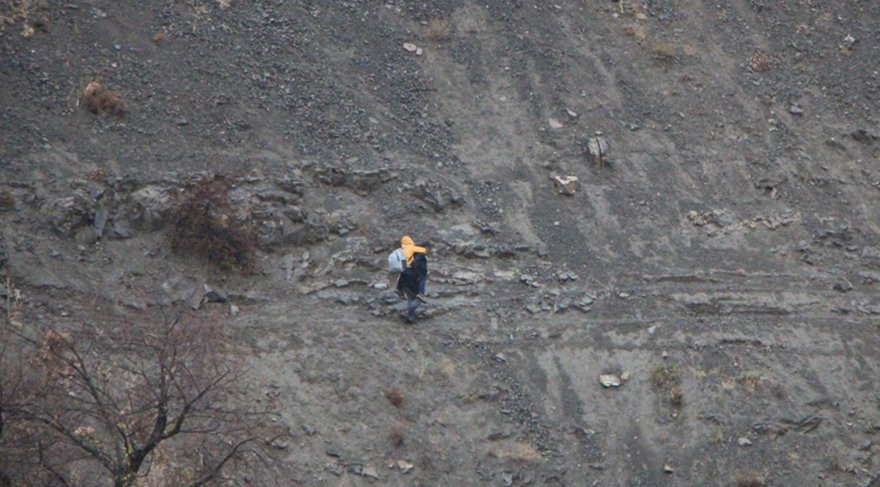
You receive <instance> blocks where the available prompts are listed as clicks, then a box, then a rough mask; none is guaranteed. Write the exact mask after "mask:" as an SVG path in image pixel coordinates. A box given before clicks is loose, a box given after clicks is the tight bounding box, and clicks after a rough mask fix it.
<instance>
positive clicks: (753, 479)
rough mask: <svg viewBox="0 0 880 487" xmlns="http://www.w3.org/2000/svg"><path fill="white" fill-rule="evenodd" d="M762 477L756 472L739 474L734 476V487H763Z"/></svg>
mask: <svg viewBox="0 0 880 487" xmlns="http://www.w3.org/2000/svg"><path fill="white" fill-rule="evenodd" d="M764 485H765V484H764V476H763V475H761V474H759V473H756V472H747V473H740V474H739V475H737V476H736V487H764Z"/></svg>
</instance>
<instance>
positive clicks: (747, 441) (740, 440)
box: [736, 436, 752, 446]
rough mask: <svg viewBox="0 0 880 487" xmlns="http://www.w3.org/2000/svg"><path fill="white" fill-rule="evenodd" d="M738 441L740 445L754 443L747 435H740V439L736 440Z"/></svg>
mask: <svg viewBox="0 0 880 487" xmlns="http://www.w3.org/2000/svg"><path fill="white" fill-rule="evenodd" d="M736 443H737V444H738V445H739V446H749V445H751V444H752V440H750V439H748V438H746V437H745V436H740V437H739V439H738V440H736Z"/></svg>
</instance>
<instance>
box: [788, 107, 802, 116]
mask: <svg viewBox="0 0 880 487" xmlns="http://www.w3.org/2000/svg"><path fill="white" fill-rule="evenodd" d="M788 113H790V114H792V115H796V116H801V115H803V114H804V109H803V108H801V107H800V106H799V105H792V106H791V108H789V109H788Z"/></svg>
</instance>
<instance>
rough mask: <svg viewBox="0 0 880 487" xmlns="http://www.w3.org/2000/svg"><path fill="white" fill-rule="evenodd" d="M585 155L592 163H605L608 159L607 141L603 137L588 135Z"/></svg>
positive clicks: (600, 164) (601, 164)
mask: <svg viewBox="0 0 880 487" xmlns="http://www.w3.org/2000/svg"><path fill="white" fill-rule="evenodd" d="M587 157H589V159H590V161H591V162H593V163H594V164H597V165H599V166H603V165H605V163H606V161H607V160H608V142H607V141H606V140H605V138H604V137H599V136H596V137H590V138H589V139H588V140H587Z"/></svg>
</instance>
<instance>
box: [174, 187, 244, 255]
mask: <svg viewBox="0 0 880 487" xmlns="http://www.w3.org/2000/svg"><path fill="white" fill-rule="evenodd" d="M231 189H232V187H231V185H230V183H229V182H228V181H227V180H226V179H224V178H220V177H218V178H214V179H206V180H202V181H200V182H198V183H196V184H195V186H194V187H193V188H192V189H191V190H190V194H189V197H187V198H186V199H185V200H184V201H183V202H182V203H181V204H180V205H179V206H178V207H177V208H176V209H175V210H174V214H173V227H172V229H171V233H170V239H171V247H172V249H174V250H175V251H176V252H178V253H182V254H187V255H195V256H198V257H200V258H202V259H204V260H206V261H208V262H211V263H212V264H215V265H217V266H219V267H220V268H221V269H224V270H232V269H239V270H250V269H251V268H252V267H253V263H254V262H253V261H254V253H255V251H256V246H257V237H256V230H255V229H254V228H253V226H252V225H251V224H250V223H249V222H247V221H246V220H245V219H244V218H242V217H241V216H239V215H237V214H236V213H235V211H234V208H233V207H232V205H231V204H230V202H229V197H228V195H229V191H230V190H231Z"/></svg>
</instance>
